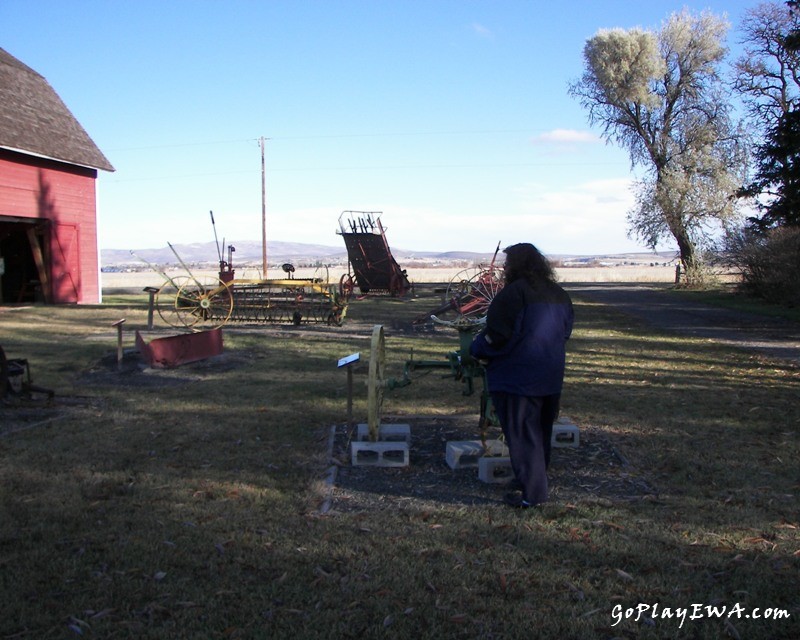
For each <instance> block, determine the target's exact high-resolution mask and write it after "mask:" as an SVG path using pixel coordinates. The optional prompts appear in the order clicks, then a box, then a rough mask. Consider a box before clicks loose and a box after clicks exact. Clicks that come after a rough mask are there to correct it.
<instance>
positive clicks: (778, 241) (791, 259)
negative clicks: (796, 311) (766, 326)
mask: <svg viewBox="0 0 800 640" xmlns="http://www.w3.org/2000/svg"><path fill="white" fill-rule="evenodd" d="M726 245H727V246H726V249H727V255H728V259H729V261H730V264H731V266H733V267H735V268H736V269H738V270H739V272H740V273H741V277H742V288H743V289H744V290H745V291H746V292H747V293H748V294H751V295H755V296H758V297H760V298H763V299H764V300H767V301H768V302H773V303H776V304H780V305H784V306H788V307H795V306H800V227H778V228H776V229H772V230H770V231H768V232H766V233H756V232H754V231H750V230H739V231H737V232H734V233H732V234H730V235H729V236H728V238H727V241H726Z"/></svg>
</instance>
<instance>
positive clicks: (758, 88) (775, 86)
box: [734, 2, 800, 231]
mask: <svg viewBox="0 0 800 640" xmlns="http://www.w3.org/2000/svg"><path fill="white" fill-rule="evenodd" d="M788 4H789V3H776V2H763V3H761V4H759V5H758V6H757V7H755V8H753V9H750V10H749V11H748V12H747V13H746V14H745V17H744V19H743V21H742V25H741V31H742V34H743V37H742V44H743V45H744V53H743V55H742V56H741V57H740V58H739V59H738V60H737V61H736V63H735V77H734V89H735V90H736V91H738V92H739V94H740V95H741V96H742V99H743V101H744V103H745V105H746V106H747V111H748V115H749V124H750V127H749V130H750V131H751V132H752V134H753V135H754V136H756V138H757V139H758V140H759V142H758V143H757V144H755V145H754V157H755V160H756V167H755V172H754V176H753V178H752V181H751V182H750V184H748V185H747V186H746V187H745V188H744V189H742V191H741V195H743V196H746V197H751V198H753V199H754V201H755V203H756V204H757V206H758V207H759V209H760V210H761V212H762V215H761V217H760V218H751V219H750V221H751V223H752V224H753V226H754V228H756V229H758V230H761V231H764V230H767V229H769V228H772V227H774V226H782V225H787V224H790V225H795V226H797V225H800V209H799V208H798V207H800V182H799V180H800V166H798V160H797V155H798V151H800V49H798V42H797V40H798V33H800V15H798V10H797V8H796V7H795V8H791V7H790V6H788Z"/></svg>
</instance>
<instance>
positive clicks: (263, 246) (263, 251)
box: [260, 136, 267, 280]
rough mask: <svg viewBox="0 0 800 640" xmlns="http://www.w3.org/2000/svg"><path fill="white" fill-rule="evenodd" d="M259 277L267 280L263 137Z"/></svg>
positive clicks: (261, 141)
mask: <svg viewBox="0 0 800 640" xmlns="http://www.w3.org/2000/svg"><path fill="white" fill-rule="evenodd" d="M260 143H261V273H262V274H263V275H262V276H261V277H262V278H264V279H265V280H266V279H267V178H266V173H265V171H264V136H261V139H260Z"/></svg>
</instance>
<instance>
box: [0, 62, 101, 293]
mask: <svg viewBox="0 0 800 640" xmlns="http://www.w3.org/2000/svg"><path fill="white" fill-rule="evenodd" d="M99 169H103V170H105V171H113V170H114V167H112V166H111V164H110V163H109V161H108V160H107V159H106V157H105V156H104V155H103V154H102V152H101V151H100V149H98V148H97V146H96V145H95V143H94V142H92V139H91V138H90V137H89V135H88V134H87V133H86V131H85V130H84V129H83V127H81V125H80V124H79V123H78V121H77V120H76V119H75V117H74V116H73V115H72V113H70V111H69V109H67V107H66V106H65V105H64V103H63V102H62V101H61V98H59V97H58V94H56V92H55V91H54V90H53V88H52V87H51V86H50V85H49V84H48V82H47V80H45V79H44V78H43V77H42V76H41V75H40V74H38V73H36V72H35V71H34V70H33V69H31V68H30V67H28V66H26V65H24V64H23V63H21V62H20V61H19V60H17V59H16V58H15V57H14V56H12V55H10V54H9V53H8V52H6V51H4V50H3V49H0V303H16V302H52V303H69V302H73V303H96V302H99V301H100V277H99V275H100V274H99V260H98V253H97V197H96V190H95V184H96V181H97V172H98V170H99Z"/></svg>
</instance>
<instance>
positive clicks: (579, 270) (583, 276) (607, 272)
mask: <svg viewBox="0 0 800 640" xmlns="http://www.w3.org/2000/svg"><path fill="white" fill-rule="evenodd" d="M406 271H407V272H408V278H409V280H410V281H411V282H412V283H413V284H425V283H431V282H440V283H441V282H450V280H452V279H453V278H454V277H456V276H457V275H458V274H460V273H462V272H464V271H465V269H464V267H441V268H414V267H411V268H409V269H407V270H406ZM467 271H473V270H472V269H467ZM557 272H558V277H559V280H560V281H561V282H674V280H675V268H674V267H663V266H659V267H650V266H625V267H623V266H620V267H568V268H560V269H557ZM166 273H167V274H168V275H169V276H171V277H174V276H183V275H186V272H185V271H184V270H181V269H169V270H167V271H166ZM193 273H195V274H196V275H198V276H200V275H202V276H216V275H217V274H216V272H215V270H214V269H197V270H194V269H193ZM345 273H347V266H338V267H330V268H329V269H327V268H322V269H313V268H298V269H297V271H296V272H295V274H294V276H295V277H296V278H318V277H321V278H323V279H325V278H326V277H327V278H329V280H330V281H331V282H339V279H340V278H341V277H342V275H343V274H345ZM267 275H268V277H269V278H275V279H277V278H283V277H285V274H284V273H283V272H282V271H281V270H280V269H271V270H270V271H269V272H268V274H267ZM236 278H237V279H243V280H246V279H254V280H258V279H260V278H261V271H260V269H255V268H237V269H236ZM163 282H164V279H163V278H162V277H161V276H160V275H159V274H158V273H155V272H154V271H149V270H147V271H135V272H123V273H115V272H110V273H103V274H101V286H102V288H103V290H104V291H109V290H118V289H132V290H135V289H137V288H138V289H142V288H144V287H148V286H153V287H158V286H161V285H162V284H163Z"/></svg>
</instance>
